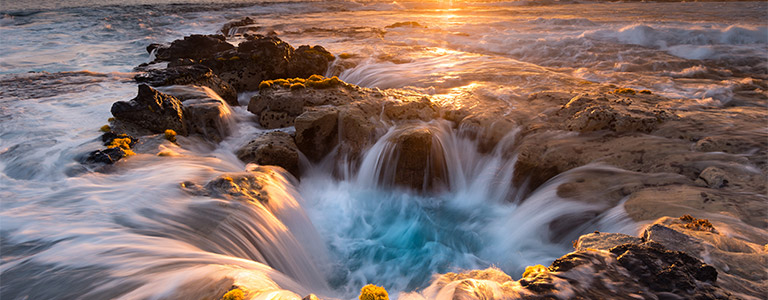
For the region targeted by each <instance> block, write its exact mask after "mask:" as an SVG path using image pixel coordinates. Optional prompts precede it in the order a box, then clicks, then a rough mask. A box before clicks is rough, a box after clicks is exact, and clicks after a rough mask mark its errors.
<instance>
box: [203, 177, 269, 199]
mask: <svg viewBox="0 0 768 300" xmlns="http://www.w3.org/2000/svg"><path fill="white" fill-rule="evenodd" d="M265 185H267V183H266V182H264V179H263V178H262V177H261V176H257V175H255V174H253V173H229V174H224V175H221V176H218V177H216V178H214V179H213V180H211V181H209V182H208V183H207V184H205V187H204V189H205V190H204V191H205V192H204V193H205V194H206V195H208V196H211V197H218V198H225V199H236V200H246V201H253V202H259V203H267V202H269V194H268V193H267V191H266V190H264V186H265Z"/></svg>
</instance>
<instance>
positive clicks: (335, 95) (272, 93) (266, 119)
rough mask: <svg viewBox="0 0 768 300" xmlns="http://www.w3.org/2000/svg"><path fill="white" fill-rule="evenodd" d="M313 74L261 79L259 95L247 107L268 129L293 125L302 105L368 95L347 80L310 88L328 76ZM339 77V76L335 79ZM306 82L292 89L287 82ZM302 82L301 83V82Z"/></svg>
mask: <svg viewBox="0 0 768 300" xmlns="http://www.w3.org/2000/svg"><path fill="white" fill-rule="evenodd" d="M318 78H319V79H317V80H315V79H314V77H313V78H310V79H308V80H298V81H297V82H295V83H290V81H287V80H275V81H269V82H264V84H263V85H262V88H261V89H260V90H259V95H257V96H254V97H253V98H251V100H250V102H249V103H248V111H250V112H252V113H253V114H255V115H257V116H258V117H259V124H261V126H262V127H264V128H267V129H272V128H281V127H288V126H293V124H294V119H295V118H296V117H298V116H299V115H301V114H302V113H304V110H305V108H308V107H315V106H322V105H333V106H340V105H344V104H348V103H351V102H354V101H360V100H363V99H366V98H370V95H368V94H366V92H365V91H363V90H362V89H359V88H350V87H348V86H347V85H346V84H344V83H342V82H340V81H339V83H337V84H334V83H328V84H332V85H331V86H328V87H325V86H319V87H317V88H313V87H311V86H314V83H312V84H310V83H309V82H316V83H317V85H320V84H323V83H324V82H326V81H331V80H330V79H325V78H322V77H318ZM336 80H338V79H336ZM301 82H304V83H306V84H307V85H308V86H309V87H306V86H305V87H304V88H299V89H292V88H290V85H292V84H301ZM302 85H304V84H302Z"/></svg>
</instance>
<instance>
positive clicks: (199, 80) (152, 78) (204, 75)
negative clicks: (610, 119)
mask: <svg viewBox="0 0 768 300" xmlns="http://www.w3.org/2000/svg"><path fill="white" fill-rule="evenodd" d="M134 79H135V80H136V81H137V82H140V83H147V84H149V85H151V86H155V87H157V86H166V85H197V86H204V87H208V88H210V89H211V90H212V91H214V92H215V93H216V94H218V95H219V96H220V97H221V98H222V99H224V101H226V102H227V104H229V105H232V106H236V105H239V104H238V102H237V91H235V89H234V88H233V87H232V86H231V85H230V84H229V83H227V82H226V81H223V80H221V78H219V77H218V76H216V74H213V71H211V69H209V68H208V67H206V66H203V65H199V64H196V65H189V66H177V67H168V68H165V69H153V70H149V71H147V72H146V73H141V74H138V75H136V76H135V77H134Z"/></svg>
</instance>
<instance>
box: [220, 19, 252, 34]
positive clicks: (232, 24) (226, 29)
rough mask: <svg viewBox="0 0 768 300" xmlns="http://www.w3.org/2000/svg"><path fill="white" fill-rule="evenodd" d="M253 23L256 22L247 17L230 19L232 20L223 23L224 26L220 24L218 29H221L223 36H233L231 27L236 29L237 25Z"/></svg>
mask: <svg viewBox="0 0 768 300" xmlns="http://www.w3.org/2000/svg"><path fill="white" fill-rule="evenodd" d="M253 24H256V21H254V20H253V19H251V18H249V17H245V18H242V19H240V20H237V21H232V22H228V23H227V24H224V26H222V27H221V30H219V31H221V34H223V35H225V36H233V35H235V33H234V32H232V29H236V28H237V27H242V26H248V25H253Z"/></svg>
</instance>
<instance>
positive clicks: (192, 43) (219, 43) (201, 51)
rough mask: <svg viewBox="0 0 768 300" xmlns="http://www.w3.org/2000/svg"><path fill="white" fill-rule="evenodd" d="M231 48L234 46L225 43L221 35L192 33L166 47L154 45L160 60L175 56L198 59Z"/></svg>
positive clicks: (209, 56) (170, 58) (167, 59)
mask: <svg viewBox="0 0 768 300" xmlns="http://www.w3.org/2000/svg"><path fill="white" fill-rule="evenodd" d="M233 48H235V46H232V45H231V44H229V43H227V42H226V40H225V39H224V36H223V35H201V34H193V35H190V36H186V37H184V39H181V40H175V41H173V42H172V43H171V45H170V46H169V47H168V48H163V47H156V50H157V52H156V57H157V60H160V61H169V60H172V59H177V58H191V59H195V60H200V59H206V58H211V57H212V56H213V55H214V54H215V53H218V52H221V51H226V50H229V49H233Z"/></svg>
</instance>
